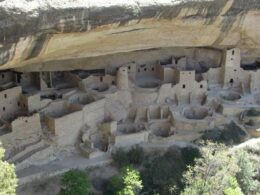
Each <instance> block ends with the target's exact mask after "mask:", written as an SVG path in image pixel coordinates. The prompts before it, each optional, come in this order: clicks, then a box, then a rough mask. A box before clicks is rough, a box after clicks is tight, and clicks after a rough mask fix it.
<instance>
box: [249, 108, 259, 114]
mask: <svg viewBox="0 0 260 195" xmlns="http://www.w3.org/2000/svg"><path fill="white" fill-rule="evenodd" d="M259 115H260V111H257V110H256V109H255V108H250V109H249V110H248V111H247V116H259Z"/></svg>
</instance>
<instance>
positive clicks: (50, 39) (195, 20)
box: [0, 0, 260, 71]
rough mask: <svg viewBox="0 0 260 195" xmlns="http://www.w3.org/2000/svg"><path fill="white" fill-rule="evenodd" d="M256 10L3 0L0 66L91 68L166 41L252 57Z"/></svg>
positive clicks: (202, 1) (210, 4)
mask: <svg viewBox="0 0 260 195" xmlns="http://www.w3.org/2000/svg"><path fill="white" fill-rule="evenodd" d="M259 10H260V0H211V1H209V0H195V1H194V0H174V1H170V0H155V1H151V0H147V1H143V0H136V1H127V2H124V3H123V2H122V1H120V0H114V1H111V0H100V1H94V2H93V1H92V0H88V1H86V0H75V1H71V0H65V1H54V2H52V1H50V0H40V1H35V0H30V1H29V0H20V1H19V2H18V3H17V2H16V1H10V0H2V1H0V69H9V68H17V69H19V70H23V71H39V70H63V69H66V70H68V69H77V68H93V66H94V65H92V67H88V66H89V65H88V64H101V65H100V66H105V64H106V63H111V64H112V63H117V62H116V59H117V57H118V58H124V57H123V56H124V53H126V52H129V54H131V55H133V56H135V58H140V56H139V55H140V54H139V52H140V51H146V52H149V51H151V49H153V50H155V49H156V50H157V51H158V52H157V53H160V52H161V49H162V48H171V47H183V48H189V47H213V48H229V47H238V48H240V49H241V51H242V54H241V55H242V62H244V63H252V62H254V61H255V60H258V57H259V54H260V42H259V40H260V39H259V38H260V24H259V21H260V11H259ZM153 52H154V51H153ZM138 56H139V57H138ZM107 59H110V61H109V62H108V61H107ZM93 62H97V63H93ZM105 62H106V63H105ZM61 64H62V65H61Z"/></svg>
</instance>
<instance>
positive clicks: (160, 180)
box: [141, 147, 199, 195]
mask: <svg viewBox="0 0 260 195" xmlns="http://www.w3.org/2000/svg"><path fill="white" fill-rule="evenodd" d="M189 153H190V154H191V155H190V156H189ZM198 156H199V152H198V149H193V148H185V149H184V148H183V149H182V150H180V149H177V148H176V147H172V148H169V149H168V151H167V152H166V153H165V154H164V155H162V156H158V155H157V156H156V157H155V158H151V157H150V158H151V159H149V160H148V161H147V162H146V163H145V164H144V169H143V170H142V172H141V176H142V180H143V182H144V189H143V192H145V193H147V194H156V193H159V194H167V195H168V194H169V195H170V194H178V193H179V192H180V190H181V189H182V188H183V182H182V181H181V178H182V173H183V171H185V170H186V164H193V161H194V158H195V157H198Z"/></svg>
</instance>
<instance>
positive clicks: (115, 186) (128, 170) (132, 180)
mask: <svg viewBox="0 0 260 195" xmlns="http://www.w3.org/2000/svg"><path fill="white" fill-rule="evenodd" d="M142 187H143V185H142V180H141V179H140V173H139V171H137V170H135V169H133V168H132V167H129V166H127V167H124V168H123V169H122V170H121V171H120V173H119V174H117V175H114V176H112V177H111V178H110V179H109V180H108V183H107V185H106V189H105V193H104V194H107V195H135V194H138V193H139V192H140V191H141V189H142Z"/></svg>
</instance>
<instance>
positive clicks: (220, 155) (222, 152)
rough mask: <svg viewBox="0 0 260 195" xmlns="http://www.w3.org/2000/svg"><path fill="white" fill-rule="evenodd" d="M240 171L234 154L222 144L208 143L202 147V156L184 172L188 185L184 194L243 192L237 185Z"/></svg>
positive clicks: (214, 194) (215, 194)
mask: <svg viewBox="0 0 260 195" xmlns="http://www.w3.org/2000/svg"><path fill="white" fill-rule="evenodd" d="M239 171H240V169H239V167H238V165H237V163H236V159H235V157H234V155H231V154H230V152H229V150H228V148H227V147H226V146H224V145H222V144H220V145H218V144H213V143H207V145H206V146H204V147H202V149H201V158H198V159H196V160H195V165H194V166H193V167H189V168H188V170H187V171H186V173H185V174H184V181H185V183H186V187H185V188H184V190H183V191H182V193H181V194H182V195H197V194H202V195H203V194H205V195H206V194H212V195H220V194H221V195H222V194H232V193H233V192H239V194H243V193H242V192H241V189H240V187H239V186H238V185H236V183H237V181H236V174H237V173H238V172H239Z"/></svg>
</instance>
